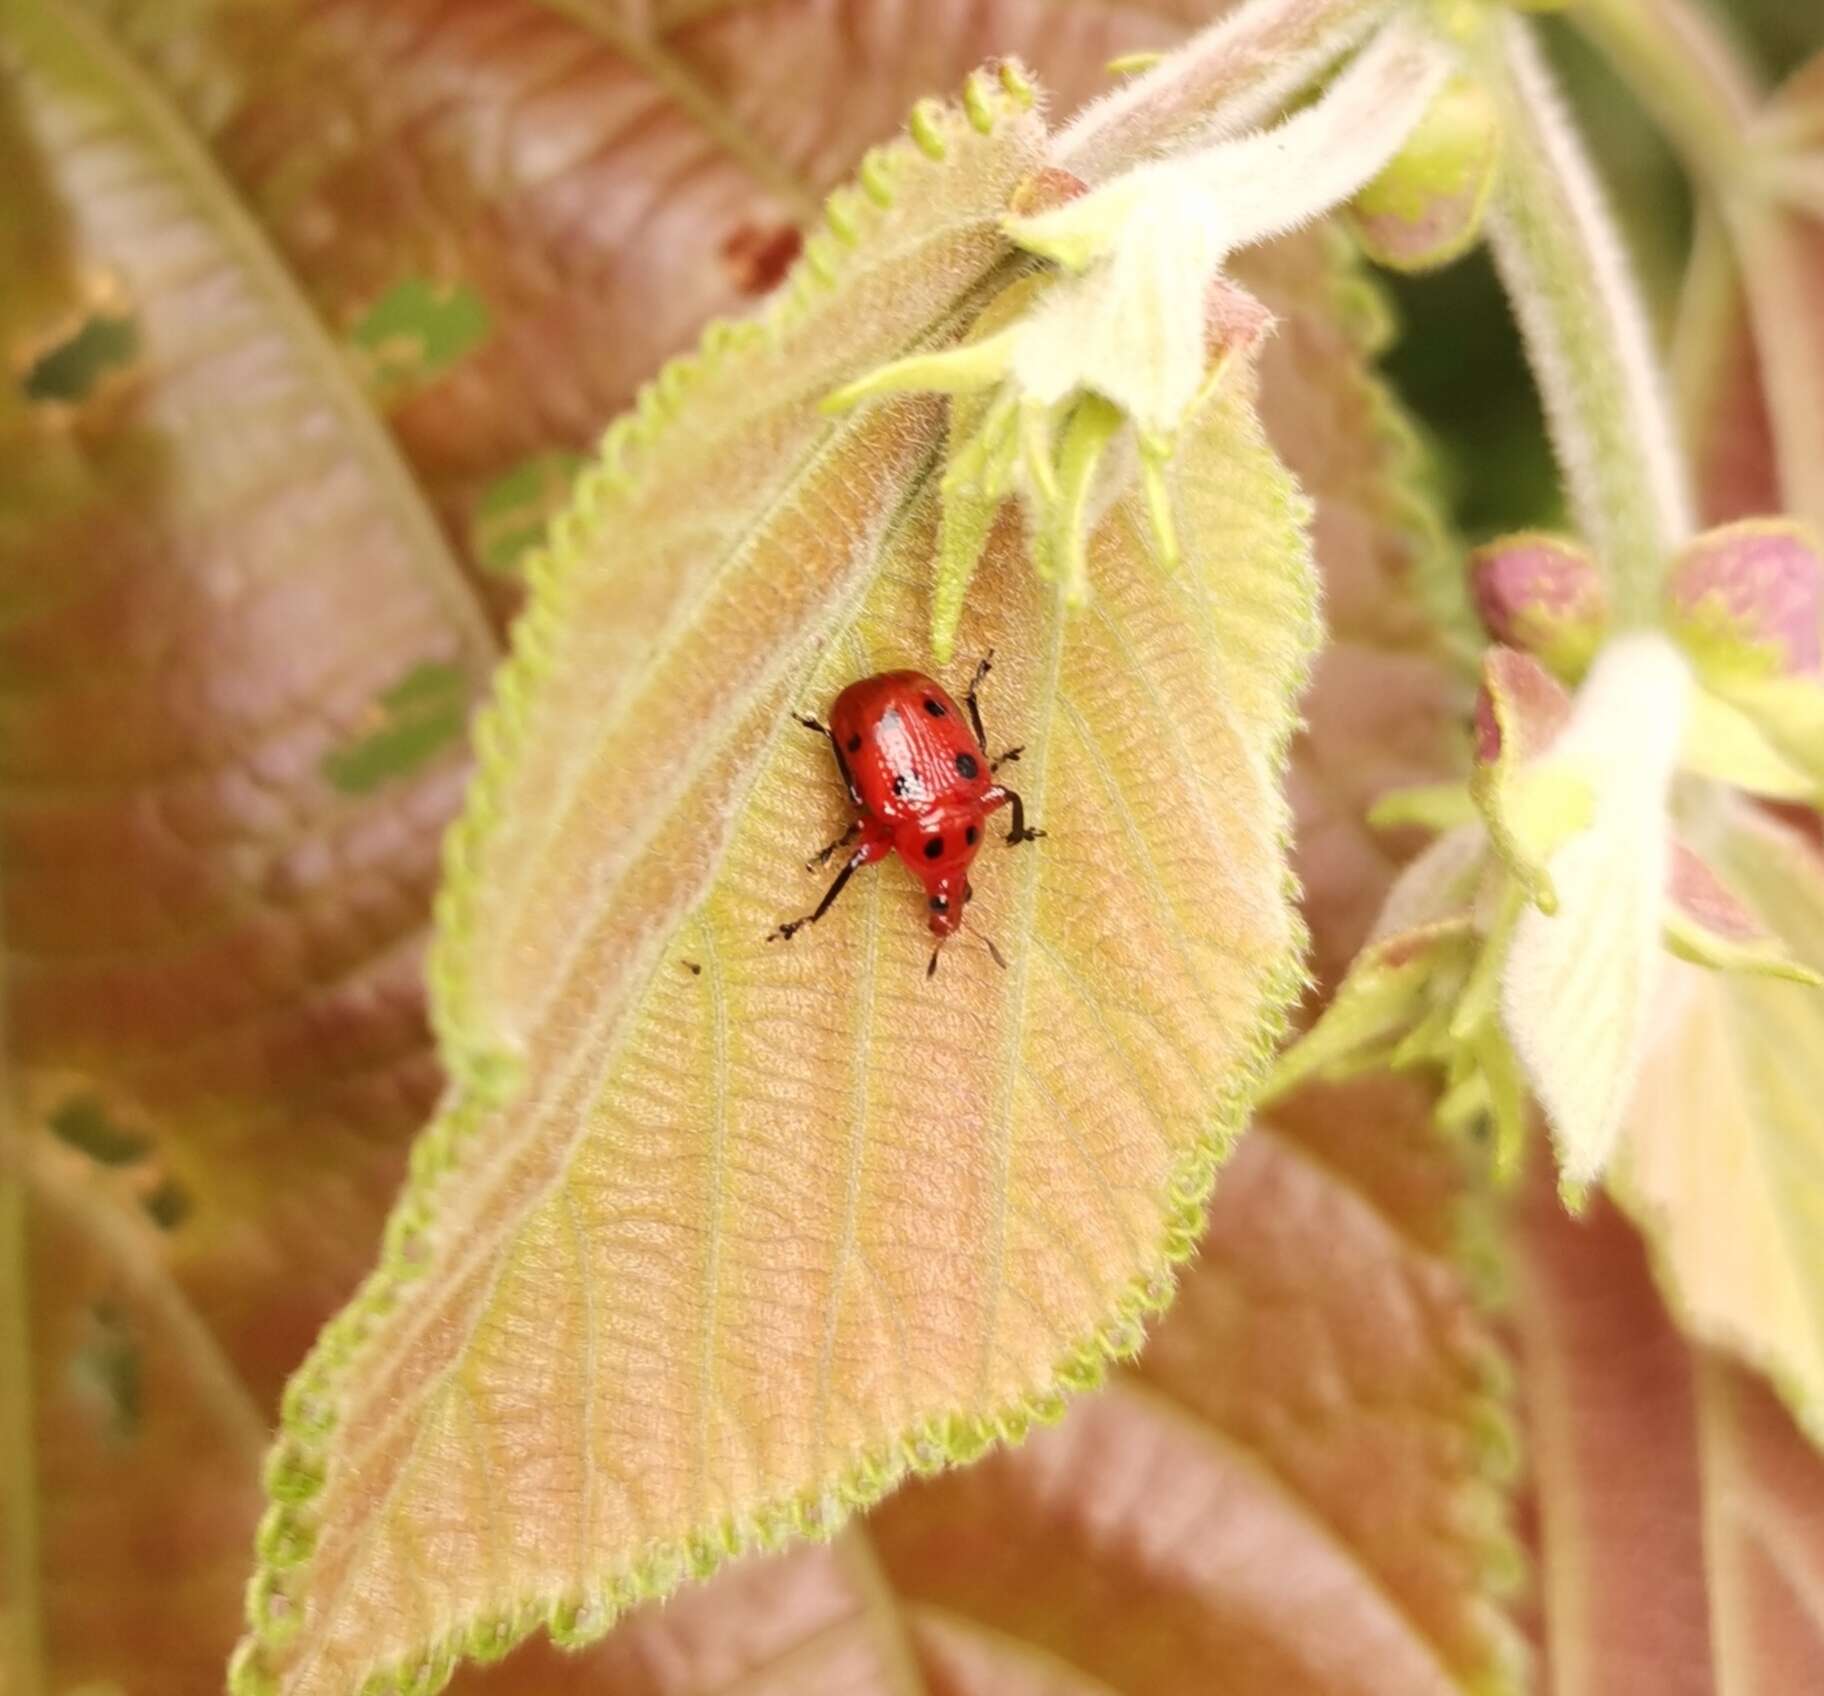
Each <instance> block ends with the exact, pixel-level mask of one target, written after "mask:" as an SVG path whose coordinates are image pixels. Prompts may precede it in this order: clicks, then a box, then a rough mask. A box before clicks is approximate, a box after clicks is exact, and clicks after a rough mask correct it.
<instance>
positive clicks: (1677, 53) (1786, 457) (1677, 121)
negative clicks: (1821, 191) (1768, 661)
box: [1580, 0, 1824, 521]
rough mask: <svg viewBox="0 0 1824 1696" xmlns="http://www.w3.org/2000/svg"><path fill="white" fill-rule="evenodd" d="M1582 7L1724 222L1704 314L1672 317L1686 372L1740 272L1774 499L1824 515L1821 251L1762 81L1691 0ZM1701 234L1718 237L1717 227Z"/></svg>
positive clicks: (1696, 305) (1699, 302) (1606, 0)
mask: <svg viewBox="0 0 1824 1696" xmlns="http://www.w3.org/2000/svg"><path fill="white" fill-rule="evenodd" d="M1580 15H1581V19H1582V22H1583V26H1584V28H1585V30H1586V31H1587V32H1588V33H1589V35H1590V37H1591V39H1592V40H1594V41H1595V42H1596V43H1597V44H1598V45H1599V46H1600V47H1601V48H1602V49H1603V50H1604V52H1606V53H1607V55H1608V56H1609V58H1610V60H1611V61H1612V62H1613V64H1614V66H1615V68H1616V70H1617V71H1618V72H1619V73H1620V74H1621V75H1622V77H1623V78H1625V79H1626V81H1627V82H1628V84H1629V86H1630V87H1632V88H1633V90H1634V92H1635V94H1636V96H1637V97H1638V98H1639V100H1640V102H1641V104H1642V105H1643V106H1645V107H1646V108H1647V109H1648V110H1649V111H1650V112H1652V114H1653V115H1654V117H1655V118H1656V119H1657V120H1658V121H1659V123H1660V124H1661V125H1662V126H1663V128H1664V129H1665V132H1666V134H1667V136H1668V138H1669V139H1670V140H1671V142H1672V144H1673V146H1674V147H1675V148H1677V150H1678V152H1679V156H1680V158H1681V159H1682V160H1683V162H1684V164H1685V167H1686V169H1687V170H1688V171H1690V173H1691V175H1692V176H1693V178H1695V179H1696V180H1697V181H1698V182H1700V183H1701V184H1703V185H1704V186H1705V187H1706V188H1707V189H1708V190H1709V191H1710V197H1711V203H1712V205H1713V206H1714V208H1715V210H1716V212H1717V214H1718V215H1719V216H1720V218H1721V220H1722V223H1723V226H1724V228H1725V229H1726V230H1727V232H1728V248H1729V253H1728V254H1719V253H1716V252H1709V253H1706V252H1704V251H1703V250H1701V249H1700V253H1699V258H1700V259H1703V260H1705V261H1706V262H1707V268H1708V270H1709V272H1710V273H1711V274H1710V275H1707V276H1703V277H1702V279H1701V280H1702V281H1703V282H1704V284H1705V285H1706V288H1707V290H1708V297H1707V298H1706V297H1704V296H1699V297H1697V298H1695V299H1692V300H1689V301H1688V305H1689V306H1690V307H1691V308H1692V309H1693V310H1694V311H1703V312H1707V313H1708V315H1709V316H1708V320H1707V321H1704V320H1699V321H1696V322H1689V323H1688V324H1687V325H1685V326H1683V327H1681V328H1682V329H1683V331H1684V333H1683V335H1682V337H1681V340H1682V341H1683V343H1684V344H1685V345H1684V347H1683V349H1682V352H1683V354H1684V356H1685V370H1686V372H1687V373H1688V374H1690V375H1691V376H1693V377H1694V378H1696V379H1698V380H1699V381H1701V380H1702V379H1703V378H1705V377H1713V376H1714V375H1715V373H1716V369H1717V368H1716V366H1715V364H1714V361H1715V359H1716V358H1717V357H1718V356H1719V355H1718V350H1717V349H1716V348H1715V347H1714V346H1713V345H1712V346H1705V345H1704V344H1703V341H1702V339H1701V338H1703V337H1704V336H1705V335H1706V334H1711V335H1713V334H1715V333H1717V328H1718V326H1719V325H1722V326H1723V327H1724V329H1726V328H1727V323H1728V320H1727V319H1726V318H1725V317H1720V316H1719V314H1720V313H1722V312H1724V311H1726V310H1727V308H1728V304H1729V296H1730V294H1731V293H1732V291H1733V289H1734V288H1735V286H1736V284H1737V283H1738V281H1739V285H1740V287H1741V289H1742V291H1743V293H1744V294H1745V296H1746V298H1747V300H1748V302H1749V305H1750V317H1751V320H1752V323H1753V327H1754V334H1755V339H1756V341H1757V343H1758V344H1759V348H1760V353H1761V358H1760V375H1761V380H1762V385H1763V388H1764V391H1765V394H1766V399H1767V407H1768V411H1769V413H1770V415H1771V417H1772V420H1773V426H1774V430H1773V437H1774V453H1775V458H1776V460H1777V463H1778V469H1779V481H1780V490H1781V494H1782V497H1783V499H1784V502H1785V504H1786V506H1787V507H1788V508H1790V509H1791V510H1792V511H1794V512H1800V513H1804V514H1805V515H1807V516H1808V517H1810V518H1812V519H1814V520H1820V521H1824V383H1820V381H1819V380H1818V375H1817V374H1818V372H1819V370H1820V369H1824V366H1821V364H1820V360H1821V359H1824V334H1820V331H1819V328H1818V313H1817V299H1816V296H1817V279H1816V263H1815V259H1814V257H1813V255H1812V253H1811V250H1810V247H1809V245H1808V241H1807V238H1806V237H1805V236H1804V235H1803V234H1802V232H1801V231H1800V230H1799V228H1798V227H1797V225H1796V223H1795V220H1794V218H1793V216H1792V213H1793V209H1794V207H1795V206H1797V205H1802V204H1803V198H1802V196H1801V198H1799V199H1795V198H1794V196H1793V193H1792V191H1793V187H1794V183H1793V174H1792V167H1791V162H1790V158H1789V157H1786V156H1783V155H1782V154H1781V151H1780V137H1779V135H1778V132H1777V130H1776V129H1774V128H1773V127H1771V126H1769V125H1768V124H1766V123H1765V122H1764V121H1763V120H1762V118H1761V106H1762V90H1761V88H1760V86H1759V84H1758V83H1757V81H1756V80H1755V77H1754V75H1753V73H1752V71H1751V70H1750V69H1749V68H1748V67H1747V66H1746V65H1745V63H1744V62H1743V60H1742V58H1741V56H1740V54H1739V53H1738V52H1737V51H1736V49H1735V47H1734V44H1733V43H1732V42H1731V40H1730V38H1729V36H1728V34H1727V32H1726V30H1725V29H1724V28H1723V27H1722V26H1721V25H1720V23H1719V21H1718V20H1717V19H1716V18H1715V17H1714V16H1713V15H1712V14H1711V13H1710V12H1709V11H1708V10H1706V9H1704V8H1701V7H1699V6H1696V5H1693V4H1691V3H1690V0H1585V4H1584V6H1583V7H1582V8H1580ZM1813 215H1815V209H1814V212H1813ZM1708 245H1709V246H1710V247H1711V248H1712V249H1714V248H1715V246H1716V240H1715V237H1714V235H1713V234H1712V236H1711V237H1710V240H1709V243H1708ZM1707 362H1708V363H1707ZM1686 399H1687V404H1688V405H1690V406H1693V407H1702V406H1704V405H1706V404H1708V401H1709V396H1708V395H1707V394H1706V393H1704V392H1703V391H1702V389H1701V388H1700V389H1698V390H1696V391H1694V392H1692V393H1691V394H1689V395H1687V397H1686Z"/></svg>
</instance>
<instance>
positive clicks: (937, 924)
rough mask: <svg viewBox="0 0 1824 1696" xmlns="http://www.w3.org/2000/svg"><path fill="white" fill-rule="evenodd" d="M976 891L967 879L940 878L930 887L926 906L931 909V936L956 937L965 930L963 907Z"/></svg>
mask: <svg viewBox="0 0 1824 1696" xmlns="http://www.w3.org/2000/svg"><path fill="white" fill-rule="evenodd" d="M974 893H975V891H974V890H973V889H971V888H970V887H969V884H968V881H967V879H965V878H961V877H958V878H940V879H939V880H937V881H936V882H934V883H933V884H931V885H930V886H929V894H928V897H927V899H926V903H925V904H926V906H928V907H929V908H930V910H931V911H930V919H931V934H932V935H933V936H936V937H945V936H954V935H955V934H956V933H957V932H958V931H959V930H961V929H962V928H963V907H964V905H965V903H966V902H967V901H968V899H969V897H970V896H971V895H973V894H974Z"/></svg>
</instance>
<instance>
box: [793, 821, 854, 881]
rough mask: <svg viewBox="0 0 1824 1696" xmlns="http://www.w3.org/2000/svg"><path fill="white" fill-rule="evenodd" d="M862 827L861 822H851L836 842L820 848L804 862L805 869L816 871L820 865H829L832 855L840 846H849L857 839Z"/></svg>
mask: <svg viewBox="0 0 1824 1696" xmlns="http://www.w3.org/2000/svg"><path fill="white" fill-rule="evenodd" d="M860 829H861V826H860V825H859V824H851V825H850V826H849V828H848V829H847V830H845V831H844V832H843V833H842V835H840V836H839V837H837V838H836V840H835V841H834V842H832V843H830V844H829V845H828V846H826V847H823V848H819V849H818V850H817V852H816V853H815V854H813V855H812V856H811V857H810V858H809V859H808V860H806V861H805V862H804V869H805V870H806V871H807V872H814V871H816V869H817V868H818V867H819V866H827V865H828V864H829V863H830V856H831V855H832V854H834V853H835V852H836V850H837V849H838V848H846V847H848V845H849V844H850V843H851V842H853V841H854V840H855V833H856V832H857V831H859V830H860Z"/></svg>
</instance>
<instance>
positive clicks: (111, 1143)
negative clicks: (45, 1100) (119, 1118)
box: [45, 1095, 152, 1166]
mask: <svg viewBox="0 0 1824 1696" xmlns="http://www.w3.org/2000/svg"><path fill="white" fill-rule="evenodd" d="M45 1123H46V1125H47V1126H48V1127H49V1129H50V1132H51V1135H52V1136H54V1137H56V1138H57V1139H58V1140H59V1141H61V1142H65V1143H68V1144H69V1146H70V1147H71V1148H74V1149H77V1150H79V1151H80V1152H82V1153H83V1154H86V1155H87V1156H88V1157H89V1158H90V1159H91V1160H93V1161H94V1162H95V1163H96V1164H97V1165H99V1166H131V1165H132V1164H133V1163H134V1161H136V1160H143V1159H144V1158H145V1155H146V1152H147V1150H149V1149H150V1148H151V1146H152V1145H151V1143H150V1142H148V1141H147V1139H146V1138H145V1137H143V1136H141V1135H139V1134H138V1133H137V1132H135V1131H129V1130H128V1129H126V1127H125V1126H123V1125H118V1124H116V1123H115V1122H114V1119H113V1118H112V1116H111V1115H110V1114H109V1112H108V1110H107V1108H106V1107H105V1106H104V1105H103V1104H102V1102H101V1101H100V1100H99V1099H98V1098H97V1097H95V1096H92V1095H78V1096H72V1097H71V1098H70V1099H69V1100H68V1101H66V1102H64V1103H63V1104H62V1105H61V1106H59V1107H57V1108H55V1109H53V1111H52V1112H51V1114H50V1116H49V1118H48V1119H46V1121H45Z"/></svg>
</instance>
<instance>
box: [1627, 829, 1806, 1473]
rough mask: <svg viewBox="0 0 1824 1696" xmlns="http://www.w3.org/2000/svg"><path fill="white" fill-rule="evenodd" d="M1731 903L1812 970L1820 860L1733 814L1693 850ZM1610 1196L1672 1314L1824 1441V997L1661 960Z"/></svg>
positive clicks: (1795, 840)
mask: <svg viewBox="0 0 1824 1696" xmlns="http://www.w3.org/2000/svg"><path fill="white" fill-rule="evenodd" d="M1704 847H1705V855H1706V858H1707V860H1708V861H1709V862H1710V864H1711V865H1713V866H1714V867H1715V868H1716V869H1717V871H1718V872H1719V873H1720V874H1721V875H1722V876H1723V877H1724V878H1725V879H1726V880H1727V882H1728V886H1729V888H1730V890H1731V891H1732V892H1733V893H1734V894H1735V895H1736V896H1737V897H1738V898H1740V899H1741V900H1743V901H1744V902H1746V903H1747V904H1748V905H1749V906H1750V907H1751V908H1752V910H1753V911H1754V912H1755V913H1757V914H1759V915H1760V916H1761V917H1762V918H1763V919H1764V920H1766V921H1768V922H1769V923H1771V924H1772V925H1773V926H1775V927H1776V929H1777V931H1778V933H1779V936H1780V939H1781V940H1782V941H1783V942H1784V943H1785V945H1786V949H1787V951H1788V952H1789V953H1790V955H1791V956H1792V958H1793V959H1795V960H1796V961H1797V962H1798V964H1799V965H1800V966H1801V967H1806V968H1810V969H1811V970H1813V971H1818V970H1824V861H1821V860H1820V858H1819V855H1818V853H1817V851H1816V849H1815V848H1814V847H1813V846H1812V844H1811V843H1809V842H1807V841H1805V840H1804V839H1802V838H1801V837H1799V836H1798V835H1796V834H1795V833H1793V832H1792V831H1790V830H1788V829H1786V828H1785V827H1783V826H1781V825H1778V824H1776V823H1774V822H1773V821H1771V820H1769V819H1767V818H1766V817H1764V816H1763V815H1760V814H1758V813H1754V812H1751V811H1749V810H1748V809H1746V808H1738V809H1732V810H1731V811H1730V812H1729V813H1728V814H1726V815H1725V819H1724V825H1723V828H1721V829H1720V830H1719V831H1718V832H1717V833H1716V834H1715V835H1714V836H1713V837H1712V838H1711V839H1709V840H1707V841H1706V842H1705V844H1704ZM1666 972H1667V981H1666V989H1665V993H1664V997H1663V1000H1662V1004H1661V1007H1660V1009H1659V1012H1658V1016H1657V1019H1656V1022H1655V1028H1654V1031H1653V1033H1652V1037H1653V1040H1652V1044H1651V1048H1650V1051H1649V1054H1648V1057H1647V1061H1646V1064H1645V1066H1644V1067H1643V1070H1642V1073H1641V1080H1640V1087H1639V1089H1638V1090H1637V1091H1636V1093H1635V1096H1634V1099H1633V1102H1632V1104H1631V1106H1630V1108H1629V1110H1628V1115H1627V1122H1626V1126H1625V1128H1624V1130H1623V1134H1622V1141H1621V1146H1620V1149H1619V1152H1618V1154H1617V1157H1616V1168H1615V1174H1614V1180H1613V1185H1612V1187H1613V1189H1614V1192H1615V1194H1616V1196H1617V1198H1618V1199H1619V1200H1620V1201H1621V1203H1622V1205H1623V1206H1624V1207H1625V1208H1627V1210H1628V1211H1629V1213H1630V1214H1632V1215H1633V1217H1634V1219H1635V1220H1636V1222H1637V1223H1638V1224H1639V1225H1640V1227H1641V1230H1642V1231H1643V1232H1644V1233H1645V1235H1646V1237H1647V1240H1648V1242H1649V1243H1650V1244H1651V1245H1652V1247H1653V1249H1654V1251H1655V1254H1654V1262H1655V1269H1656V1270H1657V1272H1658V1273H1659V1275H1660V1278H1661V1281H1662V1282H1663V1284H1664V1285H1665V1287H1666V1295H1667V1298H1668V1301H1669V1303H1670V1305H1671V1307H1672V1309H1673V1311H1674V1312H1675V1313H1677V1314H1679V1315H1680V1316H1681V1318H1682V1319H1683V1321H1684V1323H1685V1324H1686V1326H1687V1327H1688V1328H1689V1329H1690V1330H1691V1331H1693V1332H1694V1333H1695V1334H1696V1335H1697V1336H1698V1337H1699V1338H1701V1339H1703V1340H1704V1341H1706V1342H1709V1343H1711V1344H1714V1345H1716V1346H1718V1347H1721V1348H1726V1349H1729V1350H1732V1351H1733V1352H1735V1353H1736V1354H1738V1355H1740V1356H1741V1357H1742V1358H1744V1359H1746V1360H1747V1361H1749V1362H1750V1363H1751V1364H1753V1365H1754V1366H1757V1367H1759V1368H1761V1369H1762V1370H1763V1371H1765V1372H1766V1373H1767V1374H1768V1376H1769V1377H1770V1378H1771V1379H1772V1380H1773V1382H1774V1384H1775V1386H1776V1387H1777V1388H1778V1389H1779V1390H1780V1392H1781V1394H1782V1395H1783V1396H1784V1397H1785V1398H1786V1400H1787V1402H1788V1403H1789V1404H1790V1406H1791V1407H1792V1409H1793V1412H1794V1414H1795V1415H1796V1416H1797V1417H1798V1419H1799V1421H1800V1423H1801V1424H1803V1425H1804V1426H1805V1427H1806V1429H1807V1430H1808V1431H1809V1432H1810V1433H1811V1435H1812V1437H1813V1438H1814V1440H1817V1439H1824V1134H1821V1127H1820V1120H1819V1115H1818V1103H1819V1102H1820V1101H1821V1100H1824V994H1820V992H1819V991H1818V990H1817V989H1816V988H1813V987H1811V986H1810V985H1808V984H1804V983H1785V982H1781V981H1779V980H1778V979H1777V978H1772V977H1768V976H1764V975H1749V974H1746V973H1742V972H1735V971H1731V972H1714V971H1704V970H1701V969H1699V968H1697V967H1694V966H1688V965H1684V964H1682V963H1680V962H1677V961H1672V962H1668V964H1667V967H1666Z"/></svg>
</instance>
